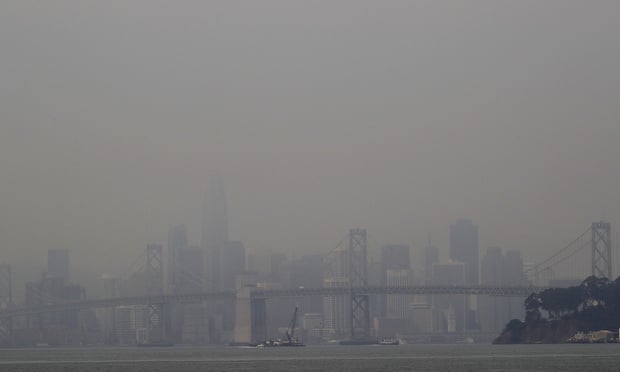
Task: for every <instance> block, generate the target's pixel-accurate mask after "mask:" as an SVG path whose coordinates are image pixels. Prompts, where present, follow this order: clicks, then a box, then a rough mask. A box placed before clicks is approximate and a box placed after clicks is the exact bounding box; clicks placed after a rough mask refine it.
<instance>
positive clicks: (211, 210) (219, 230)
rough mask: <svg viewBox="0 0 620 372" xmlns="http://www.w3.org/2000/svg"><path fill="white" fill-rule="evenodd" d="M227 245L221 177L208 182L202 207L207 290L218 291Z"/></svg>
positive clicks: (225, 212)
mask: <svg viewBox="0 0 620 372" xmlns="http://www.w3.org/2000/svg"><path fill="white" fill-rule="evenodd" d="M227 244H228V209H227V206H226V192H225V190H224V183H223V180H222V178H221V177H216V178H213V179H212V180H210V182H209V186H208V188H207V192H206V194H205V200H204V203H203V206H202V237H201V246H202V248H203V249H204V252H205V255H204V259H205V265H204V267H205V269H206V278H205V279H206V281H205V282H206V286H207V289H208V290H212V291H218V290H220V287H221V286H220V281H221V279H220V278H221V272H220V267H221V265H220V264H221V260H220V257H221V252H222V250H224V249H225V248H226V245H227Z"/></svg>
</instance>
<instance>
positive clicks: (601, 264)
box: [591, 221, 613, 280]
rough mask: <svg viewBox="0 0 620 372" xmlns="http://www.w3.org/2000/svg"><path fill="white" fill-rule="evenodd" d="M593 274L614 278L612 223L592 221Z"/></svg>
mask: <svg viewBox="0 0 620 372" xmlns="http://www.w3.org/2000/svg"><path fill="white" fill-rule="evenodd" d="M591 230H592V275H594V276H596V277H599V278H607V279H609V280H612V279H613V278H612V276H611V224H610V223H609V222H602V221H601V222H594V223H592V228H591Z"/></svg>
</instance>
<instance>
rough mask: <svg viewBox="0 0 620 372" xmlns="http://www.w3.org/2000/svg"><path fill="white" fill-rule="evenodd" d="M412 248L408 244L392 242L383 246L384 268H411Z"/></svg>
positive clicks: (382, 259) (382, 258)
mask: <svg viewBox="0 0 620 372" xmlns="http://www.w3.org/2000/svg"><path fill="white" fill-rule="evenodd" d="M410 251H411V249H410V248H409V246H408V245H402V244H392V245H384V246H383V247H381V262H382V263H383V270H385V271H387V270H411V256H410Z"/></svg>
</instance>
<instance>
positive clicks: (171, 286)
mask: <svg viewBox="0 0 620 372" xmlns="http://www.w3.org/2000/svg"><path fill="white" fill-rule="evenodd" d="M185 247H187V230H186V228H185V225H179V226H173V227H171V228H170V229H169V230H168V270H167V273H168V275H167V276H168V277H167V283H168V290H169V291H170V292H171V293H178V292H177V290H178V285H179V283H178V282H179V274H180V273H179V252H180V251H181V250H182V249H183V248H185Z"/></svg>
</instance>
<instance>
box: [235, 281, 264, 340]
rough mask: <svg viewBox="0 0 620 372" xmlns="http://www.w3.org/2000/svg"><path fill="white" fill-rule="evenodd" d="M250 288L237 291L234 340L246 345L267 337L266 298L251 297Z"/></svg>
mask: <svg viewBox="0 0 620 372" xmlns="http://www.w3.org/2000/svg"><path fill="white" fill-rule="evenodd" d="M251 290H252V288H250V287H246V288H241V289H239V290H238V291H237V303H236V311H235V313H236V319H235V336H234V342H235V344H239V345H247V344H251V343H253V342H260V341H264V340H265V339H266V338H267V306H266V299H264V298H252V297H251Z"/></svg>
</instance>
